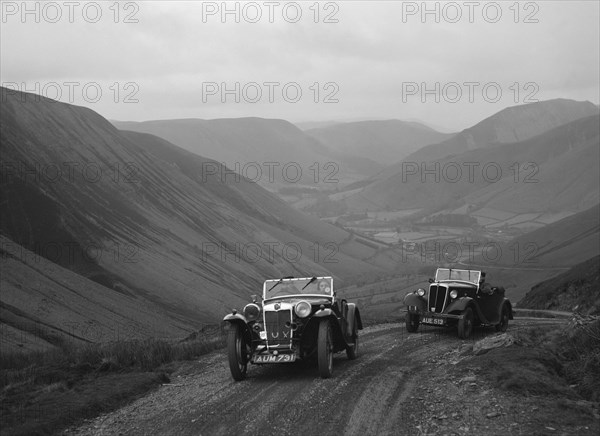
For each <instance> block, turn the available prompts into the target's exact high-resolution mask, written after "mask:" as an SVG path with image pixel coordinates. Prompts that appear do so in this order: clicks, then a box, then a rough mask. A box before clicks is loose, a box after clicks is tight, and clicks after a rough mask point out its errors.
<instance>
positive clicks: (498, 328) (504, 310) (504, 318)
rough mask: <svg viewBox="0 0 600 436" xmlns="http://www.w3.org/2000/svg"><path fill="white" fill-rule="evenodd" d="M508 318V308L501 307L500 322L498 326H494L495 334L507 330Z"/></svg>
mask: <svg viewBox="0 0 600 436" xmlns="http://www.w3.org/2000/svg"><path fill="white" fill-rule="evenodd" d="M508 318H509V313H508V308H507V307H506V305H504V306H502V313H501V314H500V322H499V323H498V324H496V326H495V327H496V331H497V332H505V331H506V329H507V328H508Z"/></svg>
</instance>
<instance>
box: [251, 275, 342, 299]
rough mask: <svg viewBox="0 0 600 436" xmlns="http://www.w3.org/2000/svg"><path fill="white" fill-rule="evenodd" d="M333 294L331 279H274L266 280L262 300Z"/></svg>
mask: <svg viewBox="0 0 600 436" xmlns="http://www.w3.org/2000/svg"><path fill="white" fill-rule="evenodd" d="M332 294H333V279H332V278H331V277H318V278H317V277H312V278H310V277H309V278H304V279H281V280H278V279H274V280H267V281H266V282H265V287H264V295H263V298H264V299H268V298H275V297H285V296H298V295H326V296H331V295H332Z"/></svg>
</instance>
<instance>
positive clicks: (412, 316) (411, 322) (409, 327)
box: [406, 312, 419, 333]
mask: <svg viewBox="0 0 600 436" xmlns="http://www.w3.org/2000/svg"><path fill="white" fill-rule="evenodd" d="M418 328H419V314H417V313H410V312H406V331H408V332H409V333H414V332H416V331H417V330H418Z"/></svg>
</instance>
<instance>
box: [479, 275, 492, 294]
mask: <svg viewBox="0 0 600 436" xmlns="http://www.w3.org/2000/svg"><path fill="white" fill-rule="evenodd" d="M479 289H480V290H481V292H484V293H486V294H489V295H492V294H493V293H494V289H493V288H492V285H490V284H489V283H488V282H486V281H485V273H484V272H482V273H481V279H480V280H479Z"/></svg>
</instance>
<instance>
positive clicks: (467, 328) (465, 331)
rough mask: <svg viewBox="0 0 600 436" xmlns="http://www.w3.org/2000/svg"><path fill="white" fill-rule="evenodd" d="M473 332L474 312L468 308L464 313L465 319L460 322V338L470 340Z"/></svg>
mask: <svg viewBox="0 0 600 436" xmlns="http://www.w3.org/2000/svg"><path fill="white" fill-rule="evenodd" d="M472 332H473V310H472V309H471V308H470V307H467V308H466V309H465V310H464V312H463V318H462V319H459V320H458V337H459V338H461V339H468V338H469V337H470V336H471V333H472Z"/></svg>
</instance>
